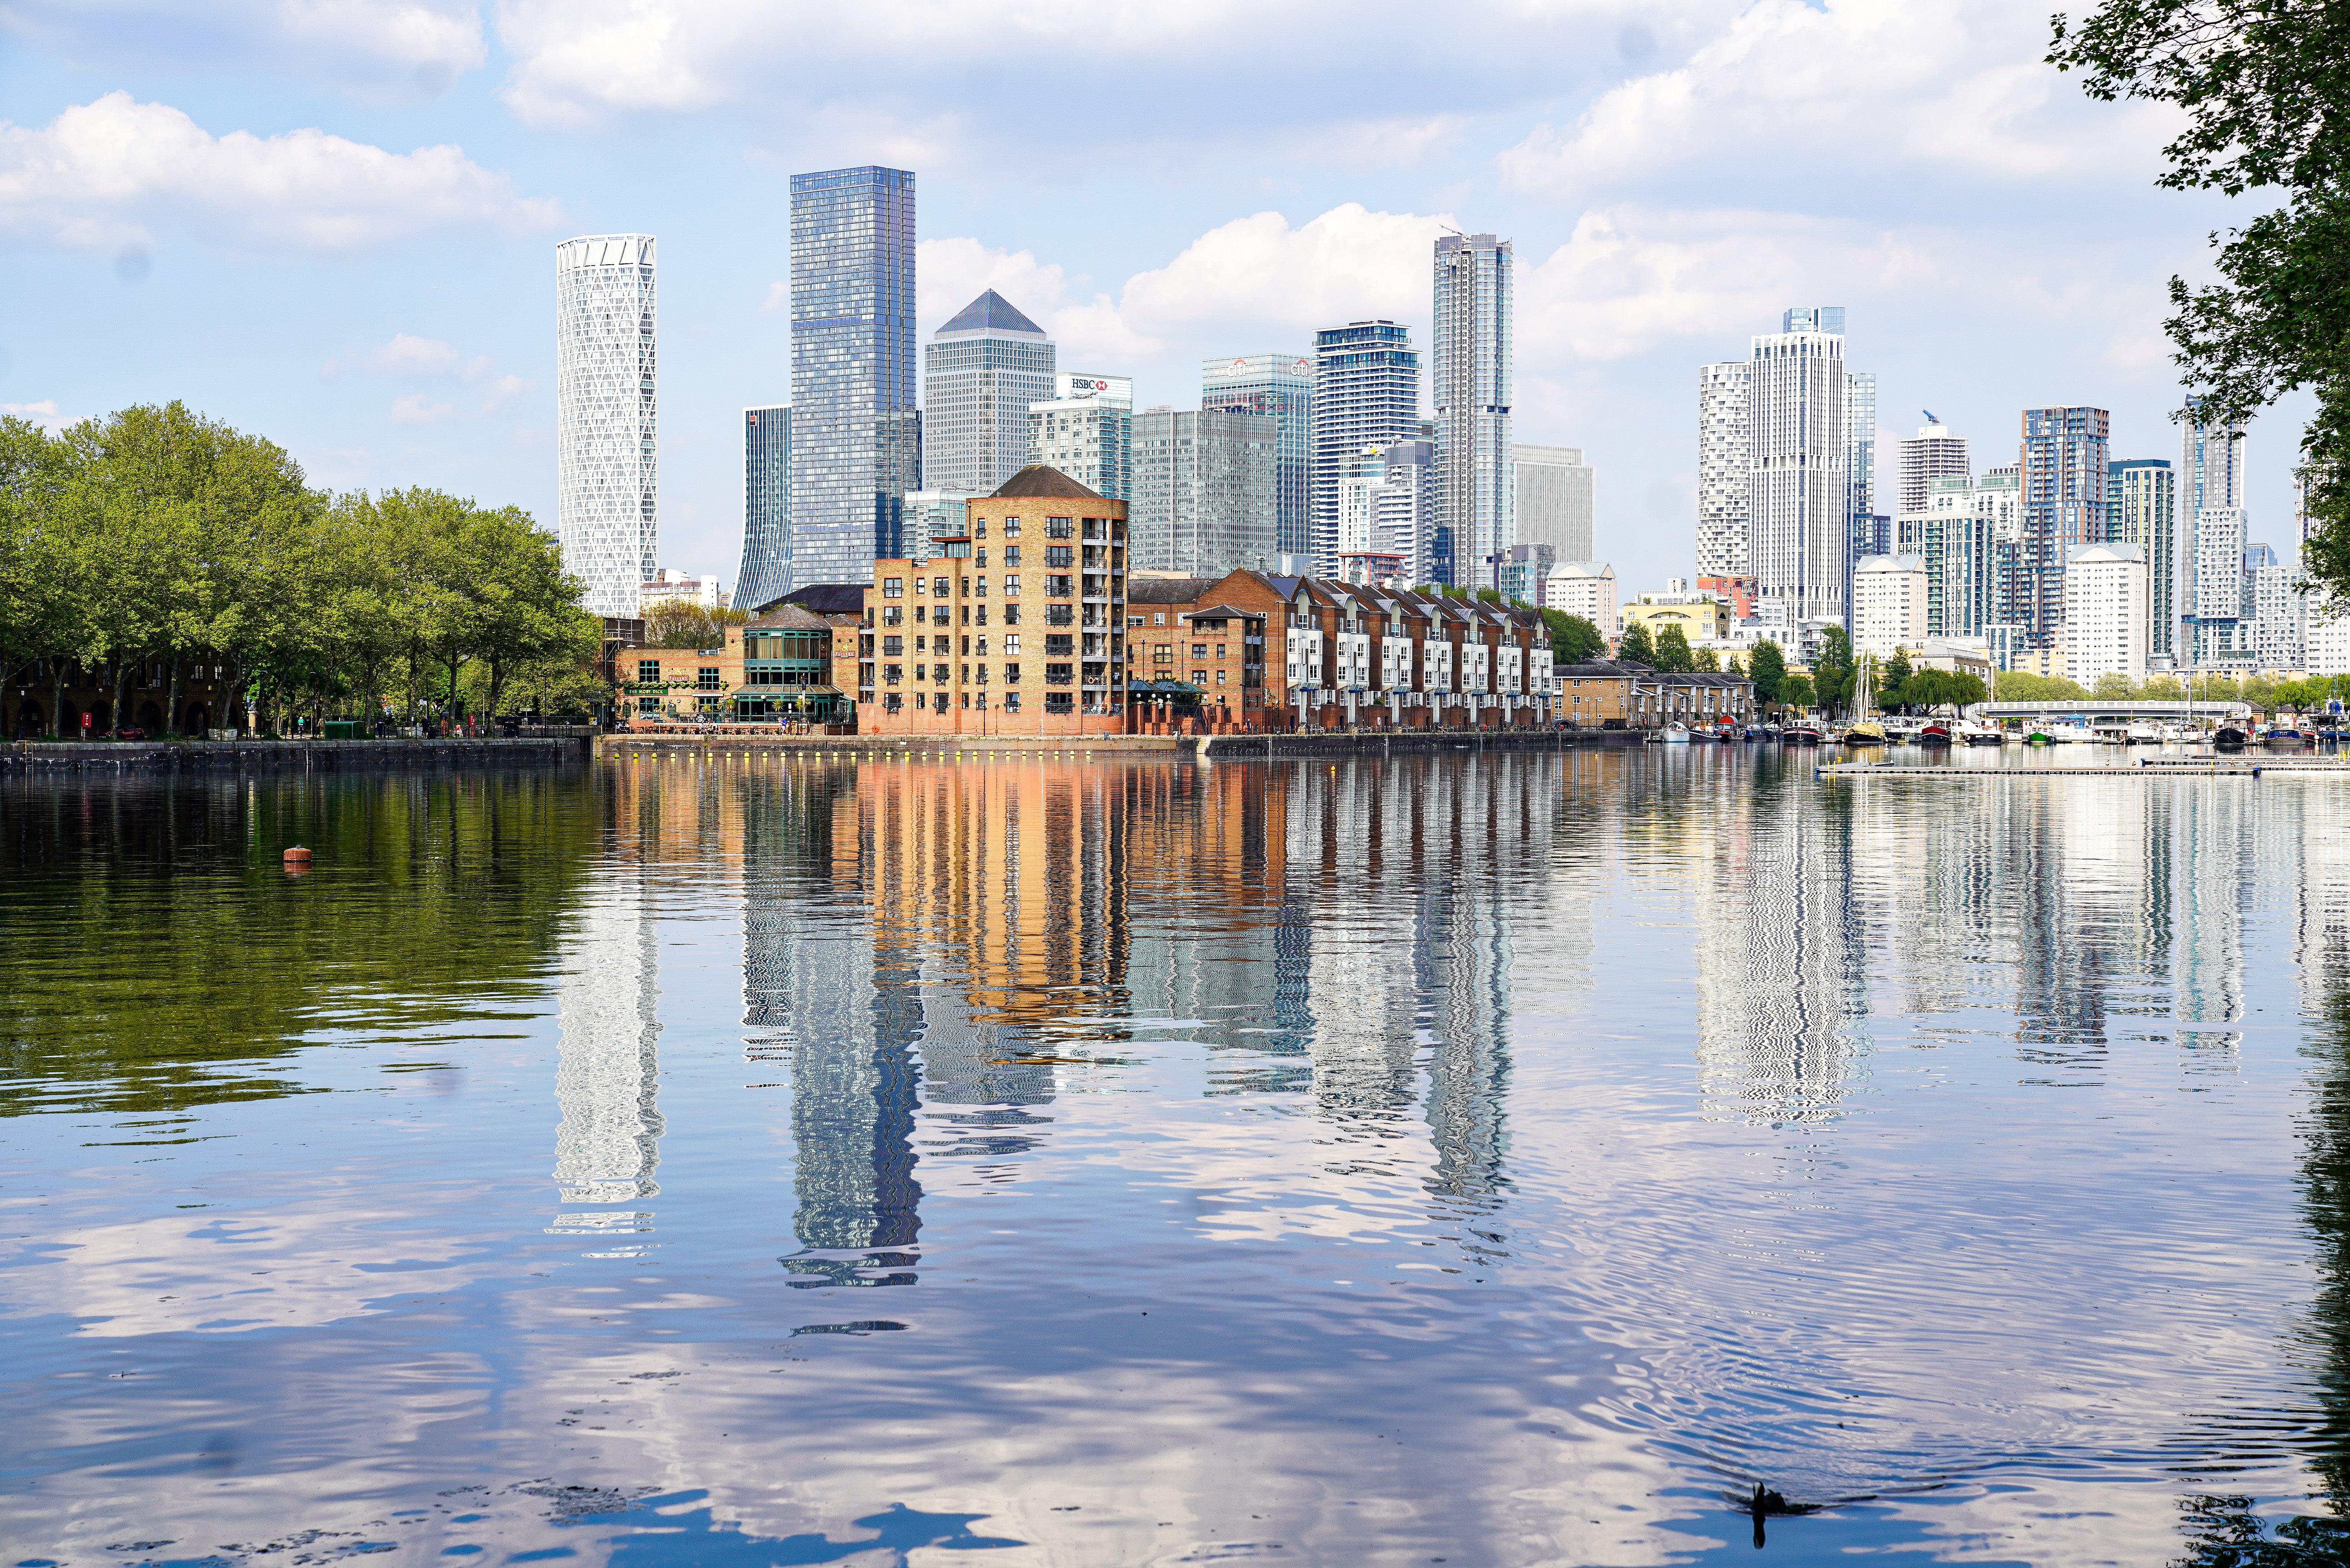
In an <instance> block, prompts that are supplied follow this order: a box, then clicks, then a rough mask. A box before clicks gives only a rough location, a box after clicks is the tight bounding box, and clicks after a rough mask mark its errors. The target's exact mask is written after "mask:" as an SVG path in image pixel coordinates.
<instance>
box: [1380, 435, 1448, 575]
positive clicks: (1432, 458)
mask: <svg viewBox="0 0 2350 1568" xmlns="http://www.w3.org/2000/svg"><path fill="white" fill-rule="evenodd" d="M1379 469H1380V473H1381V478H1380V481H1379V486H1378V490H1376V491H1374V492H1373V493H1372V495H1371V544H1372V547H1373V548H1374V549H1378V550H1384V551H1386V552H1387V553H1388V554H1389V555H1392V556H1397V557H1399V559H1400V560H1401V562H1402V566H1401V568H1400V569H1401V571H1402V574H1403V576H1404V577H1405V579H1406V580H1407V581H1409V582H1410V583H1412V584H1414V585H1415V586H1419V587H1427V586H1431V585H1436V584H1447V585H1449V584H1451V583H1454V582H1457V581H1459V579H1458V578H1457V577H1456V576H1454V575H1453V570H1452V533H1451V530H1450V529H1448V528H1447V527H1445V526H1444V523H1443V520H1442V519H1441V518H1440V517H1439V516H1438V515H1437V511H1436V443H1435V442H1434V441H1428V440H1423V439H1420V438H1417V437H1415V438H1414V439H1412V440H1410V441H1390V442H1389V443H1388V445H1387V446H1385V447H1383V448H1381V449H1380V452H1379Z"/></svg>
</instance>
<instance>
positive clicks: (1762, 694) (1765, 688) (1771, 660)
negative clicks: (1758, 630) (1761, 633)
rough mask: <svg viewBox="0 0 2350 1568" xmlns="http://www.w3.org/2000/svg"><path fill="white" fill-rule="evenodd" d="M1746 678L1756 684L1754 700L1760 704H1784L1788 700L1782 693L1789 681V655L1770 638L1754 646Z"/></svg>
mask: <svg viewBox="0 0 2350 1568" xmlns="http://www.w3.org/2000/svg"><path fill="white" fill-rule="evenodd" d="M1746 678H1747V679H1748V680H1752V681H1753V682H1754V700H1755V701H1758V702H1783V701H1788V699H1787V698H1786V697H1785V696H1783V694H1782V692H1781V690H1780V689H1781V687H1782V686H1783V684H1784V683H1785V681H1786V679H1787V654H1786V650H1785V649H1782V648H1781V647H1780V646H1779V645H1778V644H1777V643H1775V642H1773V641H1772V640H1771V639H1769V638H1767V637H1766V638H1764V639H1763V640H1762V641H1760V642H1758V643H1756V644H1755V645H1754V655H1753V657H1752V659H1750V660H1748V662H1747V666H1746Z"/></svg>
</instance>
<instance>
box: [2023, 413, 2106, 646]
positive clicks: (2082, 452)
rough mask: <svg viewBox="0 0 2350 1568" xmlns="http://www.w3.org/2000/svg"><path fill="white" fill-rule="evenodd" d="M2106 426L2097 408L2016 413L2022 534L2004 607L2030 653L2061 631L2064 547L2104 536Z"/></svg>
mask: <svg viewBox="0 0 2350 1568" xmlns="http://www.w3.org/2000/svg"><path fill="white" fill-rule="evenodd" d="M2110 425H2111V418H2110V416H2109V415H2107V414H2106V410H2103V409H2081V408H2067V409H2026V410H2023V460H2022V481H2023V505H2022V522H2023V536H2022V541H2021V546H2022V547H2021V552H2020V556H2019V559H2018V560H2017V562H2016V581H2015V597H2014V603H2013V607H2012V608H2013V611H2014V616H2015V619H2016V621H2017V622H2018V624H2020V625H2022V627H2024V628H2026V630H2025V636H2026V637H2027V639H2029V640H2028V646H2030V647H2032V648H2048V647H2052V646H2054V644H2055V642H2056V640H2057V639H2058V637H2059V636H2060V635H2061V634H2062V633H2063V631H2064V560H2065V556H2066V553H2067V551H2068V549H2069V548H2070V547H2072V546H2075V545H2095V544H2099V543H2101V542H2103V540H2104V539H2105V536H2106V477H2107V474H2108V472H2109V470H2110V466H2111V465H2110V462H2109V461H2108V459H2107V456H2106V438H2107V434H2108V431H2109V428H2110Z"/></svg>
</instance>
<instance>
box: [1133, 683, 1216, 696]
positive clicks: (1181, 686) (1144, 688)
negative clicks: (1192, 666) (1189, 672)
mask: <svg viewBox="0 0 2350 1568" xmlns="http://www.w3.org/2000/svg"><path fill="white" fill-rule="evenodd" d="M1126 689H1127V691H1129V692H1142V693H1145V694H1151V693H1156V694H1158V695H1160V696H1168V697H1197V696H1198V695H1199V694H1200V689H1199V688H1198V687H1197V686H1193V685H1191V683H1190V682H1188V681H1183V680H1129V681H1128V682H1127V683H1126Z"/></svg>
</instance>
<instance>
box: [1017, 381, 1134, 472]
mask: <svg viewBox="0 0 2350 1568" xmlns="http://www.w3.org/2000/svg"><path fill="white" fill-rule="evenodd" d="M1028 461H1029V462H1031V463H1042V464H1044V465H1045V467H1047V468H1051V469H1055V470H1056V471H1058V472H1061V473H1063V474H1066V476H1067V477H1069V478H1070V479H1073V480H1075V481H1076V482H1077V483H1079V484H1082V485H1084V486H1085V487H1086V488H1087V489H1088V490H1090V491H1092V492H1093V493H1095V494H1097V495H1101V496H1105V497H1107V498H1108V499H1109V500H1112V501H1124V500H1126V499H1127V497H1128V494H1129V493H1131V492H1132V490H1133V488H1134V381H1133V379H1132V378H1130V377H1127V376H1089V375H1076V374H1072V373H1070V372H1068V371H1066V370H1064V371H1056V372H1055V374H1054V376H1053V395H1052V397H1051V398H1050V399H1049V400H1046V401H1045V402H1041V403H1031V404H1029V405H1028Z"/></svg>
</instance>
